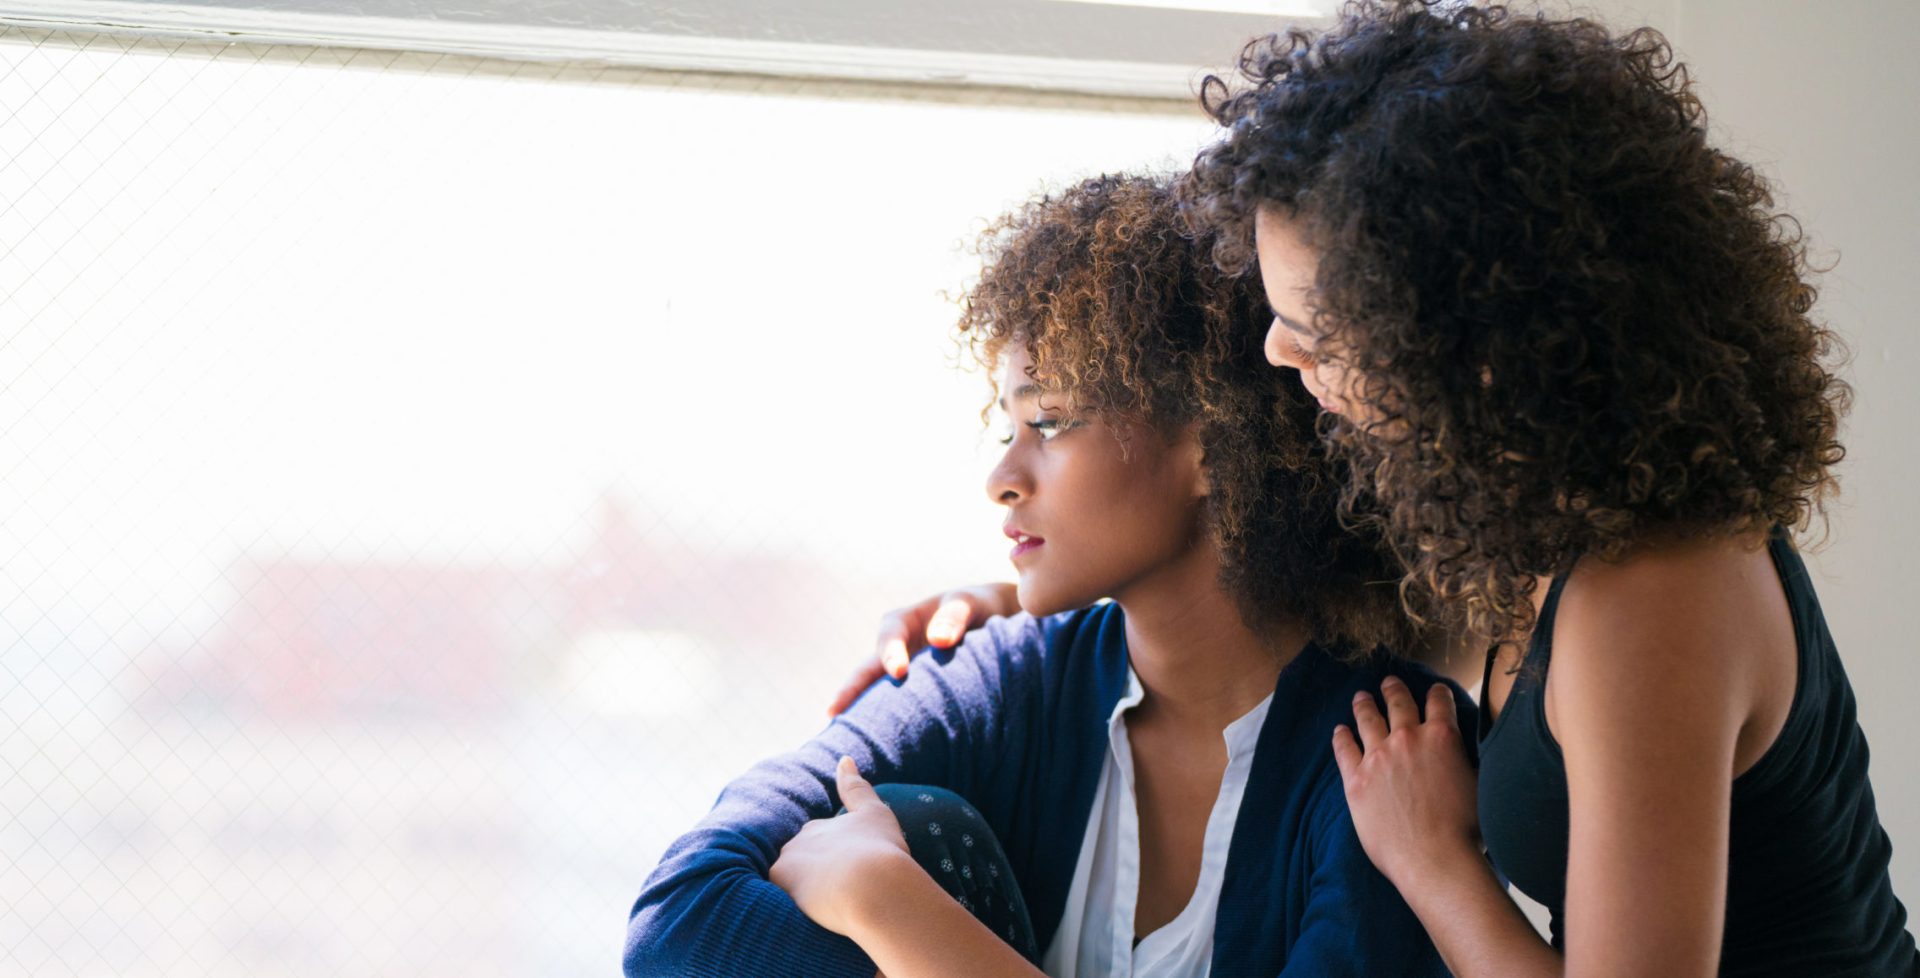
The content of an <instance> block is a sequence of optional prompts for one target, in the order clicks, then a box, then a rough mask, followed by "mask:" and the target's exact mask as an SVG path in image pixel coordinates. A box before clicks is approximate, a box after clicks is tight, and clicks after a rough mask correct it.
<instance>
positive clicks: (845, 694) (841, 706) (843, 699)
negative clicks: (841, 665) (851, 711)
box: [827, 660, 882, 717]
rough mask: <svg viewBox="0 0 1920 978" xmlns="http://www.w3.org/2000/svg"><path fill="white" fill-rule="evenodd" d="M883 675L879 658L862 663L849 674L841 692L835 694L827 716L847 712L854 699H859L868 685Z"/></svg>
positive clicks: (835, 715)
mask: <svg viewBox="0 0 1920 978" xmlns="http://www.w3.org/2000/svg"><path fill="white" fill-rule="evenodd" d="M881 675H882V673H881V667H880V662H879V660H874V661H871V662H863V663H861V664H860V667H859V668H857V669H855V670H853V672H851V673H849V674H848V675H847V681H846V683H845V684H843V685H842V686H841V687H840V692H838V693H835V694H834V696H833V702H832V703H831V704H830V705H828V707H827V716H830V717H837V716H839V715H840V714H842V713H845V712H847V707H849V706H852V705H853V701H854V700H857V699H859V698H860V694H861V693H864V692H866V691H867V687H868V686H871V685H873V684H874V683H875V682H877V681H878V680H879V679H880V676H881Z"/></svg>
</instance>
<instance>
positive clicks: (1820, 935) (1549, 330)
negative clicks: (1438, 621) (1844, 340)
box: [1187, 2, 1920, 978]
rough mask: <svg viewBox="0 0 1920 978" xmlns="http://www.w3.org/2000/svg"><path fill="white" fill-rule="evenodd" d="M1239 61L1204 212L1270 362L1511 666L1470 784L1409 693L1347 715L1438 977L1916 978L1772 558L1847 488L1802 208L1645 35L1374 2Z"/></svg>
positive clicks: (1422, 570)
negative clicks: (1257, 293) (1259, 303)
mask: <svg viewBox="0 0 1920 978" xmlns="http://www.w3.org/2000/svg"><path fill="white" fill-rule="evenodd" d="M1240 69H1241V74H1242V76H1243V77H1242V78H1241V79H1240V82H1242V83H1244V84H1241V85H1240V87H1238V88H1237V89H1234V88H1230V87H1229V86H1228V85H1227V84H1226V83H1224V82H1222V81H1221V80H1219V79H1209V81H1208V84H1207V87H1206V91H1205V97H1204V99H1205V102H1206V105H1207V107H1208V109H1209V110H1210V111H1211V112H1212V113H1213V115H1214V116H1215V117H1216V118H1217V119H1218V120H1219V122H1220V123H1221V124H1222V125H1223V126H1225V127H1226V133H1225V135H1224V137H1223V138H1222V139H1221V140H1220V141H1219V142H1218V143H1216V144H1214V145H1213V146H1211V147H1210V148H1209V149H1207V150H1206V151H1205V152H1204V153H1203V154H1202V155H1201V157H1200V159H1199V160H1198V162H1197V163H1196V166H1195V170H1194V174H1193V177H1192V184H1191V186H1190V188H1189V191H1188V193H1187V198H1188V199H1189V201H1190V203H1191V205H1192V211H1193V213H1194V214H1195V215H1196V216H1197V217H1198V218H1199V219H1200V220H1201V222H1202V223H1203V224H1204V225H1205V226H1208V227H1211V228H1213V229H1215V230H1216V231H1217V232H1218V233H1219V234H1220V237H1219V239H1218V246H1219V253H1220V257H1221V258H1222V259H1224V264H1225V265H1226V266H1227V267H1229V268H1234V267H1242V266H1244V265H1245V264H1246V262H1247V259H1249V258H1251V257H1255V256H1257V259H1258V265H1259V268H1260V273H1261V275H1262V277H1263V278H1264V280H1265V286H1266V291H1267V296H1268V299H1269V302H1270V304H1271V306H1272V311H1273V314H1274V322H1273V326H1272V327H1271V329H1270V331H1269V334H1268V338H1267V342H1266V351H1267V355H1268V356H1269V358H1270V359H1271V360H1272V361H1273V362H1274V363H1275V364H1276V365H1281V366H1286V367H1291V368H1293V369H1295V370H1298V371H1299V375H1300V377H1301V379H1302V380H1303V381H1304V383H1305V385H1306V387H1307V388H1308V390H1309V391H1311V392H1312V393H1313V394H1314V395H1315V397H1316V398H1317V399H1318V400H1319V402H1320V403H1321V405H1322V406H1323V407H1324V408H1325V409H1326V411H1327V412H1328V413H1329V415H1330V418H1331V421H1330V427H1329V433H1330V436H1331V440H1332V443H1333V444H1334V445H1335V446H1336V447H1337V449H1338V450H1339V452H1340V453H1341V454H1343V455H1344V456H1345V457H1346V459H1347V461H1348V462H1349V465H1350V472H1351V474H1352V481H1351V485H1350V486H1349V490H1348V493H1349V496H1348V502H1349V503H1350V504H1351V507H1352V509H1353V510H1354V511H1356V512H1359V513H1362V514H1367V515H1370V516H1371V517H1372V518H1373V519H1374V521H1375V522H1376V523H1377V525H1380V526H1382V527H1383V528H1384V531H1385V532H1386V533H1387V534H1388V536H1389V538H1390V539H1391V540H1392V541H1393V542H1394V543H1395V544H1397V545H1398V548H1399V550H1400V553H1401V554H1402V557H1403V559H1404V560H1405V561H1406V562H1407V563H1408V564H1409V565H1410V568H1411V575H1410V577H1409V578H1408V585H1409V591H1410V597H1412V598H1413V599H1414V600H1415V601H1416V603H1417V606H1418V607H1420V608H1421V609H1423V610H1425V611H1428V612H1430V613H1433V614H1437V615H1450V616H1452V617H1453V619H1454V620H1457V621H1459V622H1462V623H1463V624H1464V625H1465V626H1466V627H1468V628H1469V629H1471V630H1472V632H1473V633H1477V634H1480V635H1483V636H1486V637H1487V639H1488V641H1487V643H1486V644H1487V645H1488V646H1489V647H1491V648H1492V649H1493V650H1494V651H1493V653H1492V654H1491V655H1490V656H1489V658H1488V662H1487V664H1486V669H1485V676H1486V681H1485V686H1484V692H1483V694H1482V702H1483V705H1484V707H1485V709H1484V711H1483V713H1482V714H1481V716H1482V721H1481V724H1480V744H1479V746H1480V754H1481V760H1480V770H1479V775H1478V782H1477V787H1476V781H1475V775H1474V772H1473V768H1472V767H1471V766H1470V764H1469V762H1468V759H1467V756H1466V754H1465V753H1464V752H1463V750H1462V745H1461V742H1460V738H1459V736H1458V734H1457V733H1456V731H1455V729H1454V726H1453V724H1452V723H1451V722H1450V721H1448V720H1447V719H1446V716H1445V714H1446V712H1447V711H1445V710H1444V709H1442V710H1441V711H1440V713H1441V717H1440V718H1439V722H1435V718H1434V716H1433V715H1432V712H1431V711H1432V707H1433V706H1434V705H1436V704H1432V703H1430V704H1428V709H1429V714H1428V716H1427V718H1426V720H1425V722H1422V719H1421V707H1420V697H1419V696H1418V695H1417V694H1415V693H1412V692H1410V691H1409V690H1407V689H1405V688H1404V687H1403V686H1401V685H1399V684H1397V683H1394V682H1392V681H1389V682H1387V683H1386V684H1385V686H1384V688H1383V690H1382V693H1383V698H1384V700H1385V702H1386V710H1385V714H1384V715H1382V714H1381V712H1380V711H1378V710H1376V709H1375V708H1374V706H1373V703H1372V701H1371V700H1370V699H1364V698H1363V699H1362V700H1360V701H1357V707H1356V719H1357V723H1356V724H1355V725H1354V727H1355V729H1354V730H1348V729H1346V728H1345V727H1344V725H1343V727H1342V728H1341V729H1340V730H1339V731H1338V732H1337V733H1336V734H1335V739H1334V747H1335V749H1336V751H1337V753H1338V756H1339V761H1340V767H1341V770H1342V773H1343V776H1344V779H1345V785H1346V792H1347V798H1348V802H1349V804H1350V806H1351V808H1352V811H1353V816H1354V821H1355V823H1356V826H1357V827H1358V830H1359V833H1360V837H1361V839H1362V841H1363V843H1364V844H1365V847H1366V850H1367V852H1368V853H1369V854H1370V855H1371V856H1372V857H1373V861H1374V863H1375V864H1376V865H1377V866H1378V867H1379V868H1380V870H1381V871H1382V872H1384V873H1385V874H1386V875H1387V876H1388V877H1389V878H1390V879H1392V880H1393V881H1394V883H1395V884H1396V885H1397V886H1398V887H1399V888H1400V891H1401V893H1402V894H1403V895H1405V896H1406V898H1407V900H1408V902H1409V903H1410V904H1411V905H1412V906H1413V907H1414V909H1415V911H1416V912H1417V913H1418V914H1419V916H1420V919H1421V921H1422V923H1424V924H1425V925H1426V927H1427V929H1428V931H1429V932H1430V933H1431V934H1432V936H1433V938H1434V940H1435V941H1436V943H1437V944H1438V945H1439V947H1440V949H1441V951H1442V953H1443V954H1444V956H1445V957H1446V959H1447V962H1448V964H1449V965H1450V966H1451V967H1452V969H1453V971H1454V972H1455V973H1456V974H1458V975H1462V976H1478V975H1494V974H1499V975H1560V974H1568V975H1606V976H1631V975H1658V976H1663V978H1665V976H1682V975H1710V974H1715V973H1718V974H1723V975H1795V976H1805V975H1821V976H1840V975H1859V976H1867V975H1873V976H1890V975H1913V974H1915V973H1916V971H1917V970H1920V965H1917V964H1916V960H1917V959H1916V953H1915V949H1914V941H1913V938H1912V936H1911V935H1910V934H1909V933H1908V932H1907V930H1906V927H1905V921H1906V912H1905V910H1904V908H1903V907H1902V906H1901V904H1900V902H1899V901H1898V900H1897V899H1896V898H1895V897H1894V894H1893V892H1892V888H1891V884H1890V881H1889V875H1888V861H1889V855H1890V845H1889V842H1888V839H1887V835H1886V833H1885V832H1884V831H1883V830H1882V829H1881V826H1880V823H1879V820H1878V819H1877V817H1876V815H1875V811H1874V803H1873V792H1872V789H1871V787H1870V786H1869V784H1868V781H1867V745H1866V742H1865V739H1864V737H1863V735H1862V733H1861V730H1860V727H1859V724H1858V723H1857V721H1856V718H1855V705H1854V699H1853V694H1852V691H1851V689H1850V687H1849V685H1848V682H1847V678H1846V674H1845V672H1844V671H1843V669H1842V668H1841V663H1840V659H1839V657H1838V655H1837V653H1836V651H1835V648H1834V643H1833V639H1832V637H1831V636H1830V635H1829V633H1828V631H1827V628H1826V625H1825V622H1824V620H1823V619H1822V617H1821V612H1820V606H1819V603H1818V601H1817V599H1816V598H1815V595H1814V591H1813V586H1812V584H1811V581H1810V579H1809V577H1808V575H1807V572H1806V569H1805V567H1804V565H1803V564H1802V563H1801V560H1800V557H1799V556H1798V555H1797V554H1796V552H1795V550H1794V547H1793V544H1792V543H1791V532H1792V531H1793V530H1794V529H1796V528H1803V527H1805V526H1807V525H1808V524H1809V522H1810V521H1812V520H1813V519H1815V518H1817V517H1818V516H1819V514H1820V511H1821V507H1822V505H1823V502H1824V501H1825V500H1826V499H1827V498H1828V497H1829V495H1830V494H1831V493H1832V491H1833V489H1834V478H1833V474H1832V466H1833V465H1834V463H1836V462H1837V461H1839V459H1840V457H1841V448H1840V445H1839V443H1838V441H1837V440H1836V438H1837V436H1836V427H1837V423H1838V419H1839V418H1840V416H1841V414H1842V411H1843V409H1844V407H1845V403H1846V395H1847V391H1846V388H1845V387H1844V385H1843V384H1842V383H1841V382H1840V381H1839V380H1837V379H1836V378H1835V377H1834V376H1833V374H1832V373H1831V372H1830V368H1829V367H1828V366H1827V363H1828V362H1829V359H1830V354H1831V353H1832V352H1833V349H1834V347H1835V346H1836V342H1835V340H1834V338H1833V336H1832V334H1830V333H1829V332H1828V331H1827V330H1826V329H1825V328H1823V327H1822V326H1821V325H1820V324H1819V323H1818V322H1816V321H1815V320H1814V319H1813V318H1811V315H1810V310H1811V308H1812V305H1813V299H1814V290H1813V288H1812V287H1811V286H1810V285H1809V284H1808V283H1807V267H1806V260H1805V249H1804V245H1803V241H1802V238H1801V235H1800V232H1799V228H1798V226H1797V225H1796V224H1795V223H1794V222H1793V221H1792V219H1791V218H1788V217H1786V216H1784V215H1782V214H1779V213H1777V212H1776V211H1775V210H1774V208H1773V201H1772V197H1771V195H1770V191H1769V188H1768V186H1767V184H1766V183H1765V181H1763V180H1762V179H1761V177H1759V176H1758V175H1757V174H1756V173H1755V172H1754V171H1753V169H1752V168H1750V167H1748V166H1747V165H1745V164H1743V163H1741V162H1740V161H1738V160H1736V159H1733V158H1732V157H1729V156H1727V155H1726V154H1725V153H1723V152H1721V151H1719V150H1717V149H1715V148H1714V147H1712V146H1711V145H1709V143H1708V142H1707V139H1706V122H1705V118H1704V113H1703V110H1702V108H1701V105H1700V102H1699V101H1698V99H1697V97H1696V96H1695V94H1694V92H1693V90H1692V89H1691V88H1690V87H1689V84H1688V79H1687V75H1686V72H1685V70H1684V69H1683V68H1682V67H1680V66H1678V65H1676V64H1674V62H1673V57H1672V53H1671V51H1670V50H1669V48H1668V46H1667V44H1666V42H1665V41H1664V40H1663V39H1662V38H1661V37H1660V36H1659V35H1657V34H1655V33H1653V32H1652V31H1649V30H1641V31H1635V32H1632V33H1627V34H1624V35H1616V34H1612V33H1609V32H1608V31H1607V30H1606V29H1605V28H1603V27H1601V26H1599V25H1597V24H1593V23H1590V22H1586V21H1580V20H1552V19H1548V18H1546V17H1542V16H1532V15H1522V14H1516V13H1510V12H1508V11H1505V10H1503V9H1500V8H1497V7H1496V8H1486V9H1476V8H1471V7H1465V6H1462V5H1458V4H1451V3H1449V4H1433V5H1428V4H1423V3H1413V2H1404V3H1373V2H1369V3H1360V4H1353V5H1350V6H1349V7H1348V8H1347V9H1346V10H1345V11H1344V13H1343V15H1342V17H1341V19H1340V21H1339V23H1338V24H1337V25H1336V26H1335V27H1334V28H1333V29H1331V30H1329V31H1327V32H1325V33H1323V34H1320V35H1317V36H1308V35H1305V34H1301V33H1291V34H1287V35H1281V36H1275V37H1270V38H1267V39H1264V40H1261V41H1256V42H1255V43H1253V44H1252V45H1250V46H1249V47H1248V48H1246V50H1245V51H1244V53H1243V55H1242V58H1241V64H1240ZM1356 731H1357V737H1356ZM1476 802H1477V805H1476ZM1483 837H1484V841H1485V844H1486V849H1487V855H1486V856H1483V855H1482V853H1481V850H1480V840H1481V839H1482V838H1483ZM1488 856H1490V857H1491V865H1489V860H1488V858H1487V857H1488ZM1496 871H1497V872H1496ZM1500 875H1504V876H1506V877H1507V878H1509V879H1511V880H1512V881H1513V882H1514V883H1515V884H1516V885H1518V887H1519V888H1520V889H1521V890H1522V891H1524V892H1526V893H1527V894H1529V895H1531V896H1533V897H1534V898H1536V899H1538V900H1539V901H1540V902H1542V903H1544V904H1545V905H1546V906H1547V907H1548V908H1549V909H1550V910H1551V911H1552V914H1553V925H1552V940H1551V942H1550V943H1549V942H1546V941H1542V940H1541V939H1540V938H1539V937H1538V936H1536V934H1535V932H1534V931H1533V929H1532V928H1531V927H1530V926H1529V925H1528V923H1527V921H1526V920H1525V919H1523V918H1522V916H1521V914H1520V913H1519V912H1518V911H1517V910H1516V909H1515V908H1514V906H1513V904H1512V903H1511V902H1510V901H1509V900H1508V899H1507V896H1506V894H1505V892H1504V889H1503V886H1502V884H1501V880H1500V878H1499V877H1500Z"/></svg>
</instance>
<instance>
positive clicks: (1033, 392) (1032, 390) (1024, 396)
mask: <svg viewBox="0 0 1920 978" xmlns="http://www.w3.org/2000/svg"><path fill="white" fill-rule="evenodd" d="M1046 392H1047V389H1046V388H1044V387H1041V386H1040V385H1039V384H1021V385H1020V386H1018V387H1015V388H1014V389H1013V393H1012V394H1009V395H1006V396H1005V397H1002V398H1000V410H1002V411H1005V410H1006V409H1007V401H1008V400H1009V399H1012V400H1015V401H1025V400H1031V399H1033V398H1036V397H1039V396H1040V395H1042V394H1045V393H1046Z"/></svg>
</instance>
